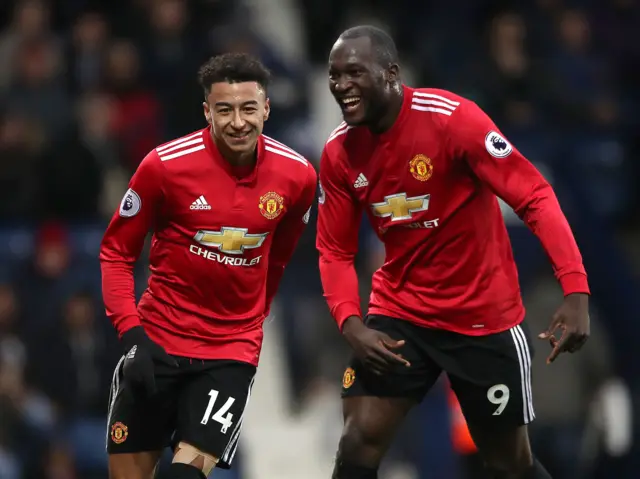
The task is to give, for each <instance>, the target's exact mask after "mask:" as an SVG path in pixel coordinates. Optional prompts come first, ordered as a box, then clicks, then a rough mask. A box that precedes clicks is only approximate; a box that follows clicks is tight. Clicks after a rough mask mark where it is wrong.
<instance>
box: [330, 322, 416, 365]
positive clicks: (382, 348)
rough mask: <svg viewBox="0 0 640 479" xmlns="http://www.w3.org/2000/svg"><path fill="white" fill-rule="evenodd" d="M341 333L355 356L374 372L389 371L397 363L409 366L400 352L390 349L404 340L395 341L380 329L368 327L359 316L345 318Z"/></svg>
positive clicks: (400, 345) (401, 343)
mask: <svg viewBox="0 0 640 479" xmlns="http://www.w3.org/2000/svg"><path fill="white" fill-rule="evenodd" d="M342 334H343V335H344V337H345V338H346V340H347V342H348V343H349V344H350V345H351V347H352V348H353V351H354V352H355V355H356V357H357V358H358V359H359V360H360V361H362V363H363V364H364V365H365V366H366V367H368V368H369V369H370V370H371V371H373V372H374V373H375V374H378V375H381V374H384V373H386V372H389V371H390V370H391V369H392V368H393V367H394V366H397V365H399V364H401V365H404V366H407V367H409V366H411V364H410V363H409V361H407V360H406V359H404V358H403V357H402V355H401V354H396V353H394V352H393V351H392V350H394V349H398V348H401V347H402V346H404V340H401V341H396V340H395V339H393V338H391V337H390V336H389V335H387V334H385V333H383V332H381V331H376V330H375V329H371V328H368V327H367V326H365V324H364V323H363V322H362V321H361V320H360V318H357V317H355V316H353V317H351V318H349V319H347V321H346V322H345V323H344V326H343V328H342Z"/></svg>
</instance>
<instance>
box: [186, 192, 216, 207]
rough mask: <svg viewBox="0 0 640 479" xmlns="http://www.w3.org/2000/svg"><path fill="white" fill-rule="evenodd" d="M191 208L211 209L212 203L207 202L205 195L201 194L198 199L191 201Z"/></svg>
mask: <svg viewBox="0 0 640 479" xmlns="http://www.w3.org/2000/svg"><path fill="white" fill-rule="evenodd" d="M189 209H190V210H210V209H211V205H210V204H209V203H207V200H205V199H204V196H203V195H200V197H199V198H198V199H197V200H195V201H194V202H193V203H191V206H189Z"/></svg>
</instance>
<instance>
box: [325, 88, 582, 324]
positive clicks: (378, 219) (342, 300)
mask: <svg viewBox="0 0 640 479" xmlns="http://www.w3.org/2000/svg"><path fill="white" fill-rule="evenodd" d="M320 189H321V191H320V199H319V203H320V204H319V213H318V237H317V247H318V250H319V252H320V271H321V275H322V283H323V287H324V291H325V296H326V299H327V301H328V303H329V306H330V309H331V311H332V314H333V315H334V317H335V319H336V321H337V322H338V324H339V326H342V323H343V322H344V320H345V319H346V318H347V317H349V316H352V315H355V316H360V308H359V304H360V303H359V298H358V289H357V278H356V273H355V269H354V266H353V259H354V256H355V254H356V251H357V245H358V242H357V235H358V229H359V225H360V216H361V214H362V213H363V212H364V213H365V214H366V215H367V216H368V218H369V221H370V222H371V225H372V226H373V228H374V229H375V231H376V233H377V235H378V237H379V238H380V240H381V241H382V242H383V243H384V246H385V251H386V256H385V262H384V265H383V266H382V267H381V268H380V269H379V270H378V271H376V273H375V274H374V276H373V285H372V293H371V297H370V308H369V312H370V313H373V314H384V315H388V316H392V317H396V318H400V319H405V320H408V321H411V322H413V323H416V324H419V325H422V326H426V327H434V328H442V329H447V330H451V331H456V332H459V333H464V334H469V335H485V334H489V333H494V332H498V331H503V330H506V329H508V328H510V327H512V326H514V325H515V324H517V323H519V322H520V321H521V320H522V318H523V316H524V308H523V305H522V300H521V297H520V291H519V285H518V275H517V271H516V265H515V263H514V260H513V257H512V251H511V246H510V242H509V238H508V236H507V230H506V227H505V224H504V221H503V218H502V214H501V211H500V208H499V204H498V199H497V197H498V196H499V197H501V198H502V199H504V201H505V202H506V203H508V204H509V205H510V206H511V207H512V208H513V209H514V210H515V212H516V213H517V214H518V215H519V216H520V217H521V218H522V219H523V220H524V222H525V223H526V224H527V225H528V226H529V228H530V229H531V230H532V231H533V232H534V233H535V234H536V235H537V236H538V238H539V239H540V241H541V242H542V245H543V246H544V248H545V249H546V251H547V253H548V255H549V257H550V258H551V262H552V264H553V268H554V270H555V274H556V276H557V278H558V279H559V281H560V283H561V285H562V287H563V289H564V292H565V293H566V294H569V293H575V292H583V293H588V286H587V280H586V274H585V270H584V267H583V265H582V259H581V256H580V253H579V251H578V248H577V245H576V243H575V241H574V238H573V235H572V233H571V230H570V228H569V225H568V224H567V221H566V219H565V217H564V215H563V213H562V211H561V209H560V206H559V204H558V202H557V200H556V197H555V195H554V193H553V191H552V189H551V187H550V185H549V184H548V183H547V181H545V179H544V178H543V177H542V175H541V174H540V173H539V172H538V171H537V170H536V168H535V167H534V166H533V165H532V164H531V163H530V162H529V161H527V159H526V158H524V157H523V156H522V155H521V154H520V153H519V152H518V150H517V149H516V148H515V147H513V146H512V145H511V144H510V143H509V141H508V140H507V139H506V138H505V137H504V136H503V135H502V134H501V132H500V131H499V130H498V128H497V127H496V126H495V124H494V123H493V122H492V121H491V120H490V119H489V118H488V117H487V115H486V114H485V113H483V112H482V110H481V109H480V108H479V107H478V106H477V105H476V104H474V103H473V102H471V101H468V100H466V99H464V98H461V97H459V96H457V95H454V94H452V93H450V92H447V91H442V90H432V89H412V88H408V87H405V88H404V102H403V106H402V110H401V112H400V115H399V117H398V118H397V120H396V122H395V124H394V125H393V127H392V128H391V129H390V130H388V131H387V132H385V133H383V134H381V135H373V134H372V133H371V132H370V131H369V130H368V129H367V128H364V127H355V128H352V127H349V126H347V125H346V124H342V125H340V126H339V127H338V128H337V129H336V130H335V131H334V132H333V133H332V134H331V136H330V137H329V140H328V141H327V143H326V146H325V148H324V152H323V155H322V160H321V166H320Z"/></svg>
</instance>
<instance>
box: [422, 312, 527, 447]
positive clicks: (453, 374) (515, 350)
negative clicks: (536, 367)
mask: <svg viewBox="0 0 640 479" xmlns="http://www.w3.org/2000/svg"><path fill="white" fill-rule="evenodd" d="M441 336H442V337H441V338H440V340H439V341H437V342H435V341H434V346H435V350H436V351H435V352H434V355H437V357H438V359H437V360H438V361H439V362H440V363H441V365H442V366H443V369H444V370H445V371H446V372H447V375H448V376H449V379H450V381H451V387H452V389H453V390H454V391H455V393H456V395H457V397H458V400H459V401H460V406H461V408H462V412H463V413H464V416H465V418H466V420H467V423H468V424H469V427H470V429H471V431H472V434H473V432H474V431H475V433H476V435H477V434H478V433H479V432H481V431H482V430H487V431H492V432H493V433H494V434H495V433H497V432H499V431H500V430H504V431H505V433H506V434H507V436H508V435H509V434H511V432H513V431H515V430H516V429H518V428H519V427H520V426H523V425H526V424H528V423H530V422H531V421H533V419H534V418H535V414H534V410H533V402H532V396H531V357H532V355H531V351H532V349H531V340H530V336H529V331H528V328H527V326H526V324H524V323H521V324H520V325H517V326H514V327H513V328H511V329H509V330H507V331H504V332H502V333H498V334H492V335H489V336H479V337H472V336H463V335H458V334H455V333H447V334H442V335H441ZM474 439H475V438H474Z"/></svg>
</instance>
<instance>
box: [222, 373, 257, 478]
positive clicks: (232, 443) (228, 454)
mask: <svg viewBox="0 0 640 479" xmlns="http://www.w3.org/2000/svg"><path fill="white" fill-rule="evenodd" d="M255 379H256V377H255V375H254V376H253V378H251V383H250V384H249V391H247V400H246V401H245V403H244V409H243V410H242V415H241V416H240V419H238V422H236V427H234V428H233V431H232V432H231V439H230V440H229V444H227V447H226V448H225V449H224V452H223V453H222V457H221V458H220V460H221V461H223V462H224V463H226V464H228V465H231V462H232V461H233V456H235V455H236V449H238V439H239V438H240V430H241V429H242V420H243V419H244V414H245V412H246V411H247V406H248V405H249V399H251V388H253V382H254V381H255Z"/></svg>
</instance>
